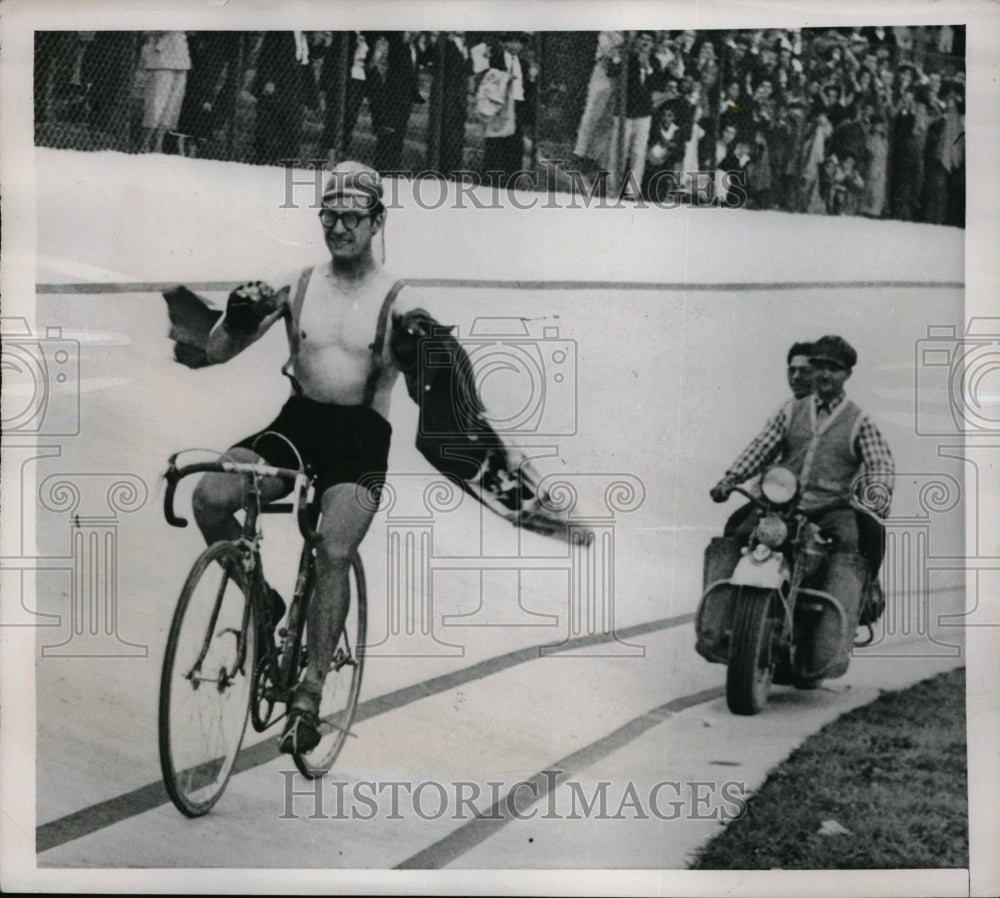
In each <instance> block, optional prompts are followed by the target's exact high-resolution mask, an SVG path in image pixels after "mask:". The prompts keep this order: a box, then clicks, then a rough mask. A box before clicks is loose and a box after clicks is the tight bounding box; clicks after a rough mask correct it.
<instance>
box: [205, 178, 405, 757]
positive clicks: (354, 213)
mask: <svg viewBox="0 0 1000 898" xmlns="http://www.w3.org/2000/svg"><path fill="white" fill-rule="evenodd" d="M385 216H386V211H385V207H384V206H383V204H382V187H381V184H380V182H379V178H378V175H377V173H376V172H375V171H374V170H372V169H370V168H368V167H367V166H364V165H362V164H360V163H357V162H342V163H340V164H338V165H337V166H336V167H334V168H333V169H332V170H331V172H330V176H329V179H328V181H327V184H326V186H325V188H324V192H323V205H322V208H321V209H320V211H319V219H320V225H321V226H322V228H323V238H324V242H325V243H326V248H327V251H328V252H329V254H330V262H329V263H328V264H324V265H317V266H315V267H310V268H307V269H305V270H304V271H295V272H292V273H291V274H288V275H285V276H284V277H279V278H278V279H276V280H275V281H273V282H272V283H270V284H263V283H260V282H258V283H256V284H249V285H244V286H243V287H240V288H237V289H236V290H234V291H233V292H232V293H231V294H230V296H229V300H228V304H227V306H226V313H225V315H223V316H222V317H221V318H220V319H219V321H218V322H217V323H216V325H215V326H214V328H213V329H212V331H211V334H210V335H209V338H208V344H207V347H206V353H207V358H208V362H209V363H210V364H215V363H220V362H225V361H228V360H229V359H231V358H233V356H235V355H237V354H238V353H240V352H242V351H243V350H244V349H246V348H247V347H249V346H250V345H252V344H253V343H255V342H256V341H257V340H259V339H260V338H261V337H262V336H263V335H264V333H265V332H266V331H267V330H268V329H269V328H270V327H271V326H272V325H273V324H275V323H276V322H278V321H279V320H280V321H283V322H284V325H285V331H286V333H287V336H288V344H289V351H290V356H289V359H288V362H287V363H286V365H285V366H284V368H283V369H282V371H283V372H284V373H285V374H286V375H287V376H288V377H289V379H290V380H291V387H292V390H291V395H290V396H289V398H288V401H287V402H286V403H285V405H284V407H283V408H282V409H281V411H280V412H279V414H278V416H277V418H275V419H274V421H272V422H271V423H270V424H268V425H267V427H265V428H263V430H261V431H260V432H259V433H256V434H253V435H251V436H249V437H247V438H246V439H244V440H241V441H240V442H239V443H237V444H236V445H235V446H234V447H232V448H231V449H230V450H229V452H228V453H227V455H228V457H229V458H230V459H232V460H235V461H243V462H258V461H261V460H264V461H265V462H266V463H268V464H272V465H276V466H279V467H288V468H298V467H299V462H298V459H297V457H296V454H295V451H294V450H293V449H292V448H291V447H290V446H289V445H288V443H287V442H286V439H287V440H289V441H291V443H292V444H294V446H295V447H297V449H298V451H299V453H301V455H302V458H303V460H304V461H305V463H306V464H307V465H309V466H310V467H311V468H312V470H313V471H314V473H315V474H316V476H317V495H318V496H321V497H322V498H321V509H322V513H323V515H322V520H321V523H320V533H321V535H322V537H323V539H322V541H321V542H320V543H319V544H318V545H317V547H316V571H317V584H316V589H315V591H314V600H313V601H312V602H310V605H309V618H308V621H307V624H308V639H309V646H308V650H309V651H308V657H309V665H308V669H307V672H306V676H305V679H304V680H303V682H302V683H301V684H300V686H299V688H298V689H297V691H296V694H295V697H294V701H293V704H292V708H291V709H290V712H289V720H288V727H287V728H286V731H285V734H284V735H283V736H282V743H281V747H282V750H287V751H292V750H293V749H297V750H299V751H309V750H310V748H311V747H313V746H315V744H317V743H318V741H319V733H318V720H317V710H318V706H319V697H320V693H321V691H322V686H323V681H324V679H325V675H326V672H327V671H328V670H329V668H330V662H331V658H332V653H333V650H334V648H335V643H336V637H337V636H338V635H339V633H340V631H341V629H342V628H343V625H344V621H345V619H346V616H347V611H348V607H347V606H348V602H349V595H350V593H349V582H348V576H349V571H350V563H351V562H350V559H351V557H352V554H353V553H354V551H355V550H356V549H357V547H358V545H359V544H360V542H361V540H362V538H363V537H364V535H365V533H366V531H367V530H368V527H369V525H370V524H371V521H372V517H373V515H374V512H375V509H376V508H377V505H378V500H377V494H378V490H379V489H380V487H381V485H382V483H383V481H384V477H385V473H386V467H387V460H388V454H389V438H390V434H391V432H392V428H391V427H390V425H389V422H388V415H389V394H390V392H391V390H392V386H393V384H394V382H395V379H396V376H397V375H398V369H397V368H396V367H394V366H393V364H392V363H391V360H390V356H389V351H388V340H387V339H386V340H384V343H383V345H382V346H381V347H379V349H378V350H374V351H373V343H372V338H373V335H376V333H377V332H378V331H379V330H381V332H382V333H383V336H385V334H386V330H387V329H386V327H385V320H384V318H385V314H384V312H383V305H384V304H385V302H386V297H387V295H388V294H390V291H391V288H392V287H393V284H394V283H395V279H394V278H393V277H392V276H391V275H390V274H388V273H387V272H386V271H385V270H384V269H383V267H382V266H381V264H380V263H379V261H378V260H377V259H376V257H375V254H374V253H373V251H372V241H373V239H374V238H375V237H376V235H377V234H378V233H379V231H380V230H381V229H382V227H383V225H384V223H385ZM380 317H381V318H382V319H383V320H382V321H381V328H380V326H379V325H380V320H379V319H380ZM275 434H279V435H280V437H277V436H274V435H275ZM281 437H284V438H285V439H282V438H281ZM359 485H361V487H359ZM365 487H366V488H367V490H368V491H371V493H370V495H369V496H368V498H369V499H370V501H366V500H365V489H364V488H365ZM286 491H287V489H286V488H285V487H284V486H283V485H282V483H281V482H280V481H278V480H274V479H268V478H264V480H263V481H262V484H261V492H262V495H263V498H264V500H265V501H273V500H274V499H277V498H279V497H280V496H281V495H282V494H283V493H284V492H286ZM242 506H243V484H242V479H241V478H240V477H238V476H234V475H231V474H206V475H204V477H203V478H202V480H201V481H200V482H199V484H198V486H197V488H196V490H195V494H194V511H195V517H196V519H197V521H198V526H199V527H200V528H201V531H202V533H203V534H204V536H205V539H206V540H207V541H208V542H209V543H212V542H214V541H216V540H219V539H232V538H234V537H236V536H238V534H239V532H240V531H239V525H238V523H237V521H236V518H235V517H234V514H235V512H236V511H237V510H238V509H240V508H242ZM270 596H271V604H272V609H271V611H272V623H274V624H276V623H277V621H278V620H279V619H280V618H281V616H282V615H283V613H284V604H283V602H282V601H281V599H280V597H279V596H278V595H277V593H275V592H274V590H273V589H272V590H271V591H270Z"/></svg>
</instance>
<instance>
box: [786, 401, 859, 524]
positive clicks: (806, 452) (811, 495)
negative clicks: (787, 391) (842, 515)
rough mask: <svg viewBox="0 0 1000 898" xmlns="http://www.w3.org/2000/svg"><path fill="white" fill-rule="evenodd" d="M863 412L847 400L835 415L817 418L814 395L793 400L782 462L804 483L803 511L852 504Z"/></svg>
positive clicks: (809, 511) (809, 512) (834, 411)
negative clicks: (856, 447)
mask: <svg viewBox="0 0 1000 898" xmlns="http://www.w3.org/2000/svg"><path fill="white" fill-rule="evenodd" d="M862 417H863V412H862V411H861V409H860V408H858V407H857V406H856V405H855V404H854V403H853V402H851V400H849V399H845V400H844V401H843V402H842V403H841V404H840V405H839V406H837V408H835V409H834V410H833V414H831V415H829V416H828V417H827V418H826V419H825V420H823V421H822V422H817V421H816V412H815V405H814V402H813V397H812V396H807V397H806V398H805V399H797V400H794V401H792V402H791V403H790V413H789V421H788V432H787V433H786V435H785V440H784V442H783V444H782V459H783V461H782V463H783V464H785V465H787V466H788V467H789V468H791V469H792V470H793V471H794V472H795V473H796V474H797V475H798V477H799V480H800V482H801V483H802V501H801V506H802V510H803V511H804V512H806V514H815V513H817V512H820V511H825V510H827V509H830V508H834V507H837V506H846V505H849V504H850V492H851V483H852V482H853V480H854V478H855V476H856V475H857V473H858V469H859V468H860V467H861V460H860V459H859V458H858V456H857V455H856V454H855V451H854V443H855V440H856V439H857V435H858V428H859V427H860V426H861V420H862Z"/></svg>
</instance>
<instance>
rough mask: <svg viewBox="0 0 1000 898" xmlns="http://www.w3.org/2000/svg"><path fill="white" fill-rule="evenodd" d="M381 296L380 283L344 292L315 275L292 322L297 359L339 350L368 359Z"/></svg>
mask: <svg viewBox="0 0 1000 898" xmlns="http://www.w3.org/2000/svg"><path fill="white" fill-rule="evenodd" d="M385 294H386V288H385V286H384V285H383V284H382V282H381V279H377V280H372V281H370V282H366V283H364V284H362V285H359V286H357V287H355V288H353V289H351V290H344V289H342V288H340V287H338V286H337V285H336V284H335V283H333V280H332V278H331V277H330V276H329V275H323V274H321V272H319V271H317V272H316V273H315V274H314V275H313V278H312V280H311V282H310V284H309V289H308V290H307V291H306V294H305V296H304V297H303V302H302V306H301V308H300V309H299V310H298V316H297V319H298V320H297V321H295V322H294V327H295V328H296V335H295V336H296V339H295V341H294V342H295V343H296V344H297V349H298V353H299V355H300V356H307V357H308V356H311V355H315V354H317V353H325V352H329V351H338V350H339V351H340V352H343V353H345V354H347V355H350V356H356V357H358V358H359V359H361V358H364V359H369V358H370V357H371V345H372V341H373V340H374V339H375V331H376V329H377V327H378V316H379V311H380V309H381V307H382V302H383V300H384V299H385Z"/></svg>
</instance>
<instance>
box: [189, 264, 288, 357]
mask: <svg viewBox="0 0 1000 898" xmlns="http://www.w3.org/2000/svg"><path fill="white" fill-rule="evenodd" d="M267 286H269V287H270V288H271V289H272V290H274V291H275V292H274V294H273V295H272V296H269V297H265V298H263V299H261V300H259V302H260V303H263V305H262V306H261V307H260V312H261V317H260V320H259V322H258V323H257V329H256V330H254V331H252V332H249V333H242V332H239V331H235V330H233V329H232V328H230V327H227V321H226V316H225V315H223V316H222V317H221V318H220V319H219V320H218V321H217V322H216V324H215V326H214V327H213V328H212V332H211V333H210V334H209V335H208V345H207V346H206V348H205V354H206V355H207V356H208V361H209V363H210V364H213V365H218V364H221V363H223V362H228V361H229V360H230V359H231V358H233V357H234V356H237V355H239V354H240V353H241V352H243V350H244V349H246V348H247V347H248V346H251V345H253V344H254V343H256V342H257V341H258V340H259V339H260V338H261V337H262V336H264V334H265V333H267V331H268V330H269V329H270V327H271V325H272V324H274V323H275V322H276V321H278V320H279V319H281V318H285V317H286V316H287V315H288V311H289V299H288V297H289V293H290V291H291V284H290V283H289V282H288V281H286V280H284V279H282V280H280V281H277V282H275V283H274V284H268V285H267Z"/></svg>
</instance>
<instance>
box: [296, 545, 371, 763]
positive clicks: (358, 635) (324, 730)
mask: <svg viewBox="0 0 1000 898" xmlns="http://www.w3.org/2000/svg"><path fill="white" fill-rule="evenodd" d="M313 589H315V581H314V585H313ZM315 598H316V597H315V595H313V596H310V601H315ZM367 625H368V594H367V592H366V590H365V571H364V568H363V567H362V565H361V559H360V558H359V557H358V555H357V554H355V555H354V558H353V559H352V561H351V605H350V608H349V609H348V612H347V620H346V621H345V622H344V629H343V630H342V631H341V634H340V638H339V639H338V640H337V645H336V648H335V650H334V653H333V661H332V663H331V665H330V670H329V672H328V673H327V675H326V680H325V681H324V683H323V694H322V696H321V698H320V705H319V718H320V734H321V738H320V742H319V745H317V746H316V747H315V748H314V749H313V750H312V751H309V752H300V753H296V754H294V755H293V756H292V757H293V758H294V759H295V766H296V767H298V769H299V773H301V774H302V775H303V776H306V777H309V779H317V778H319V777H321V776H323V774H324V773H326V772H327V771H328V770H329V769H330V767H331V766H333V762H334V761H335V760H337V756H338V755H339V754H340V750H341V749H342V748H343V747H344V742H345V741H346V740H347V737H348V736H350V735H351V724H352V723H353V722H354V712H355V710H357V707H358V694H359V693H360V692H361V673H362V671H363V669H364V663H365V656H364V643H365V631H366V628H367ZM302 643H303V645H305V646H308V630H304V635H303V639H302ZM307 657H308V656H307V652H303V653H302V663H301V667H302V670H303V671H304V670H305V665H306V660H307Z"/></svg>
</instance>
